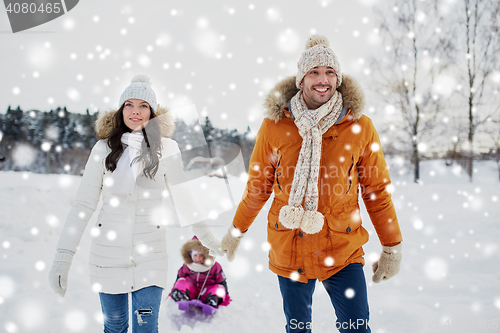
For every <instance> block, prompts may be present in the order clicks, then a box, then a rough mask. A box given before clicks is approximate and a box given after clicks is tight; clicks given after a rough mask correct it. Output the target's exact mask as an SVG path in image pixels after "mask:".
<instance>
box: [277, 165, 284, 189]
mask: <svg viewBox="0 0 500 333" xmlns="http://www.w3.org/2000/svg"><path fill="white" fill-rule="evenodd" d="M280 163H281V157H280V159H279V160H278V164H277V165H276V168H279V166H280ZM279 176H280V172H279V171H278V173H277V174H276V183H277V184H278V188H279V189H280V191H281V192H283V190H282V189H281V185H280V180H279V178H278V177H279Z"/></svg>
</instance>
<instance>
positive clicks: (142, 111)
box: [123, 98, 151, 131]
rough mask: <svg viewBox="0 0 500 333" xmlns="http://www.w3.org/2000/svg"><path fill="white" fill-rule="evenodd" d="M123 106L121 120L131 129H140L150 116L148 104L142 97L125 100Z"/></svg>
mask: <svg viewBox="0 0 500 333" xmlns="http://www.w3.org/2000/svg"><path fill="white" fill-rule="evenodd" d="M124 105H125V106H124V107H123V122H124V123H125V125H126V126H127V127H128V128H130V129H131V130H132V131H136V130H140V129H141V128H144V126H146V123H147V122H148V120H149V117H151V110H150V109H149V104H148V103H147V102H145V101H143V100H142V99H136V98H131V99H128V100H126V101H125V103H124Z"/></svg>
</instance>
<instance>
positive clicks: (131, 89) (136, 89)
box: [119, 75, 158, 112]
mask: <svg viewBox="0 0 500 333" xmlns="http://www.w3.org/2000/svg"><path fill="white" fill-rule="evenodd" d="M131 98H137V99H142V100H143V101H145V102H148V104H149V106H151V109H153V111H155V112H156V110H157V108H158V103H157V102H156V95H155V92H154V91H153V89H152V88H151V80H150V79H149V77H148V76H147V75H136V76H135V77H134V78H133V79H132V81H131V83H130V85H129V86H128V87H127V88H126V89H125V91H124V92H123V93H122V95H121V96H120V103H119V107H121V106H122V105H123V103H125V101H126V100H128V99H131Z"/></svg>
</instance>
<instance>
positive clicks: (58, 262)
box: [49, 250, 74, 297]
mask: <svg viewBox="0 0 500 333" xmlns="http://www.w3.org/2000/svg"><path fill="white" fill-rule="evenodd" d="M73 254H74V253H73V252H71V251H69V250H57V252H56V255H55V257H54V263H53V264H52V268H51V269H50V272H49V284H50V287H51V288H52V289H53V290H54V291H55V292H56V293H58V294H59V295H61V296H63V297H64V294H66V287H67V285H68V273H69V267H70V266H71V261H72V260H73Z"/></svg>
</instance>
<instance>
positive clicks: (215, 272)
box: [172, 262, 230, 305]
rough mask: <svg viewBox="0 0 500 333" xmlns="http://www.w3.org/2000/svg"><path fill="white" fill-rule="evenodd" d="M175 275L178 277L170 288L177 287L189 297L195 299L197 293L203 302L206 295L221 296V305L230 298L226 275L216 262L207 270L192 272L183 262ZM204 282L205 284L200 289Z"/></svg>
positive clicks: (226, 302)
mask: <svg viewBox="0 0 500 333" xmlns="http://www.w3.org/2000/svg"><path fill="white" fill-rule="evenodd" d="M207 274H208V277H207ZM177 275H178V277H179V278H178V279H177V281H176V282H175V284H174V287H173V288H172V289H179V290H180V291H182V292H184V293H185V294H187V295H189V298H190V299H195V298H197V297H198V295H199V296H200V300H201V301H202V302H205V300H206V298H207V296H208V295H217V296H219V297H220V298H222V304H221V305H227V304H229V300H230V298H229V295H228V294H227V292H226V287H225V282H226V277H225V276H224V272H223V271H222V267H221V266H220V264H219V263H218V262H216V263H215V264H214V265H213V266H212V268H211V269H210V271H207V272H194V271H192V270H191V269H189V267H188V266H187V265H186V264H184V265H182V267H181V268H180V269H179V272H178V274H177ZM205 279H206V282H205ZM204 282H205V286H204V288H203V289H202V287H203V284H204ZM226 296H227V297H226Z"/></svg>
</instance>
